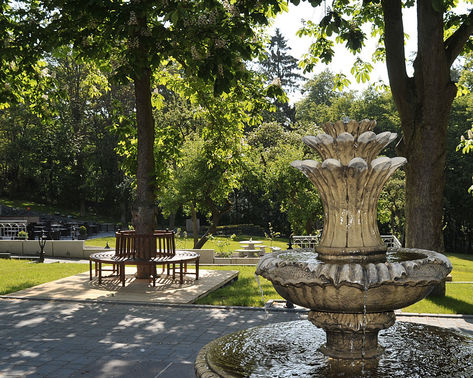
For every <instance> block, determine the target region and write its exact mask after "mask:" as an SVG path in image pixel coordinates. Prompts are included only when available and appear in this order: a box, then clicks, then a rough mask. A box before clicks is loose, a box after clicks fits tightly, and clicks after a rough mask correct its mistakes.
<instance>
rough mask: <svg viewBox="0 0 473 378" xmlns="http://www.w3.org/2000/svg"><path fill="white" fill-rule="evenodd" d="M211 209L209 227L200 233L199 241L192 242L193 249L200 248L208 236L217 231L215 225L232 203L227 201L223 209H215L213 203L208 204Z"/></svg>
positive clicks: (230, 207) (216, 225)
mask: <svg viewBox="0 0 473 378" xmlns="http://www.w3.org/2000/svg"><path fill="white" fill-rule="evenodd" d="M210 207H211V208H213V209H212V221H211V222H210V227H209V229H208V230H207V232H206V233H205V234H204V235H202V237H201V238H200V239H199V241H198V242H197V243H196V244H194V249H201V248H202V247H203V246H204V244H205V243H206V242H207V240H209V236H210V235H212V234H214V233H215V232H216V231H217V227H218V225H219V224H220V221H221V220H222V217H223V216H224V215H225V214H226V213H228V212H229V211H230V210H231V209H232V204H231V203H228V204H227V205H226V207H225V208H224V209H223V210H220V209H217V207H216V206H215V205H211V206H210Z"/></svg>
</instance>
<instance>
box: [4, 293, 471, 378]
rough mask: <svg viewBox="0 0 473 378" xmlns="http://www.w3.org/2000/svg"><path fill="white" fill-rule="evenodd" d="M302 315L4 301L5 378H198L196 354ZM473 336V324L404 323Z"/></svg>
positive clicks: (458, 320)
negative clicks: (218, 340) (218, 341)
mask: <svg viewBox="0 0 473 378" xmlns="http://www.w3.org/2000/svg"><path fill="white" fill-rule="evenodd" d="M305 317H306V312H303V311H292V312H290V311H281V310H279V311H277V310H272V311H269V312H265V311H263V310H261V309H244V308H228V307H227V308H218V307H204V306H193V305H137V304H126V303H97V302H95V303H93V302H79V301H47V300H38V299H7V298H1V299H0V325H1V326H0V340H1V343H0V376H5V377H8V376H19V377H24V376H32V377H61V378H62V377H84V376H88V377H89V376H90V377H112V376H113V377H125V376H134V377H137V378H138V377H170V378H171V377H172V378H186V377H194V368H193V363H194V360H195V357H196V355H197V353H198V351H199V350H200V349H201V348H202V347H203V346H204V345H205V344H207V343H208V342H210V341H211V340H213V339H215V338H217V337H219V336H222V335H225V334H228V333H231V332H234V331H237V330H241V329H245V328H248V327H253V326H257V325H263V324H270V323H275V322H282V321H290V320H298V319H301V318H305ZM399 320H403V321H413V320H414V321H420V322H425V323H427V324H434V325H440V326H447V327H451V328H458V329H460V330H462V331H465V332H469V333H471V334H472V335H473V317H469V318H466V317H446V316H440V317H426V316H419V317H418V316H405V315H401V316H399Z"/></svg>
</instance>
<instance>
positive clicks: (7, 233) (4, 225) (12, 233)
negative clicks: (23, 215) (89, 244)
mask: <svg viewBox="0 0 473 378" xmlns="http://www.w3.org/2000/svg"><path fill="white" fill-rule="evenodd" d="M27 223H28V222H27V221H25V220H8V221H0V238H2V239H14V238H16V237H17V236H18V233H19V232H20V231H25V232H26V224H27Z"/></svg>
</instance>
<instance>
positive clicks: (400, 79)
mask: <svg viewBox="0 0 473 378" xmlns="http://www.w3.org/2000/svg"><path fill="white" fill-rule="evenodd" d="M382 4H383V11H384V20H385V44H386V63H387V68H388V75H389V82H390V84H391V90H392V94H393V98H394V101H395V103H396V107H397V109H398V111H399V115H400V118H401V127H402V134H403V139H402V141H401V142H400V144H399V152H400V154H401V155H402V156H405V157H406V158H407V163H408V164H407V168H406V194H407V196H406V197H407V198H406V246H407V247H416V248H425V249H431V250H436V251H440V250H442V249H443V246H442V238H441V232H442V212H443V189H444V186H445V173H444V169H445V154H446V151H445V141H446V131H447V125H448V116H449V113H450V107H451V104H452V102H453V99H454V98H455V94H456V86H455V85H454V84H453V83H452V82H451V80H450V66H451V63H452V57H451V56H450V53H449V51H448V50H446V49H445V43H444V39H443V38H444V37H443V17H442V13H440V12H436V11H435V10H434V9H433V7H432V1H425V0H420V1H418V2H417V4H418V8H417V15H418V51H417V57H416V60H415V63H414V76H413V78H409V77H408V75H407V73H406V68H405V53H404V35H403V33H404V31H403V24H402V14H401V1H399V0H385V1H383V2H382Z"/></svg>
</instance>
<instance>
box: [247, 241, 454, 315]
mask: <svg viewBox="0 0 473 378" xmlns="http://www.w3.org/2000/svg"><path fill="white" fill-rule="evenodd" d="M386 256H387V257H386V259H385V261H380V262H367V263H362V262H353V263H348V262H346V261H341V262H337V261H333V260H330V261H327V262H324V261H322V260H320V259H318V257H317V254H315V253H314V252H310V251H308V250H304V249H295V250H288V251H283V252H279V253H272V254H268V255H266V256H265V257H263V258H262V259H261V260H260V262H259V263H258V266H257V268H256V274H258V275H261V276H262V277H264V278H266V279H268V280H269V281H271V282H272V284H273V285H274V288H275V289H276V291H277V292H278V293H279V294H280V295H281V296H282V297H283V298H285V299H287V300H289V301H291V302H292V303H294V304H297V305H299V306H302V307H306V308H310V309H311V310H314V311H326V312H343V313H363V312H368V313H370V312H385V311H392V310H396V309H399V308H403V307H406V306H409V305H411V304H413V303H415V302H418V301H419V300H421V299H422V298H424V297H425V296H426V295H428V294H429V293H430V291H431V290H432V289H433V288H434V286H435V285H437V284H439V283H441V282H442V281H443V280H444V279H445V277H446V276H447V275H448V274H449V273H450V271H451V270H452V265H451V263H450V261H449V260H448V259H447V258H446V257H445V256H444V255H442V254H440V253H437V252H433V251H427V250H423V249H413V248H409V249H408V248H399V249H395V250H394V249H392V250H390V251H389V252H388V253H387V255H386Z"/></svg>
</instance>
